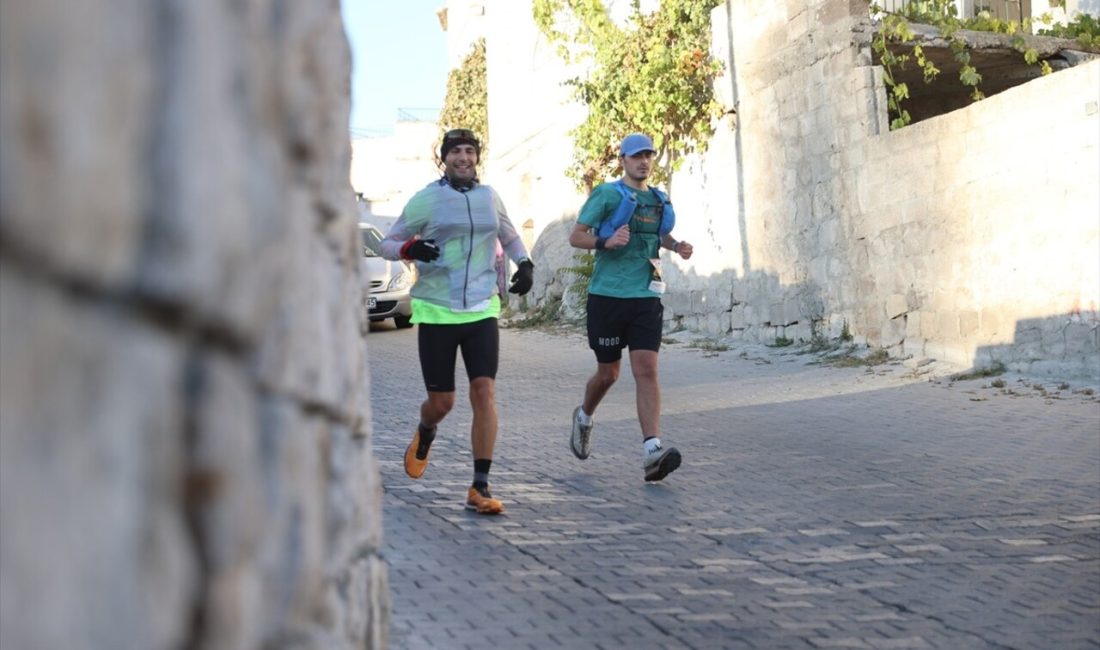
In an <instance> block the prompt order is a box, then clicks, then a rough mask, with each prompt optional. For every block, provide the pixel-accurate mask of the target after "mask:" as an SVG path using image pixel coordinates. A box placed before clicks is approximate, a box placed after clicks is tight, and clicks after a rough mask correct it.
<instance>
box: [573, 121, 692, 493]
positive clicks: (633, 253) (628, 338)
mask: <svg viewBox="0 0 1100 650" xmlns="http://www.w3.org/2000/svg"><path fill="white" fill-rule="evenodd" d="M655 156H656V150H655V149H654V148H653V141H652V140H651V139H650V138H649V137H648V136H646V135H643V134H641V133H635V134H632V135H628V136H627V137H626V138H625V139H624V140H623V142H622V145H621V147H620V148H619V160H620V162H621V163H622V167H623V177H622V179H620V180H619V181H616V182H614V183H603V184H601V185H598V186H597V187H596V188H595V189H593V190H592V193H591V194H590V195H589V197H588V200H587V201H586V202H585V204H584V207H582V208H581V213H580V216H579V217H578V219H577V224H576V226H574V228H573V231H572V232H571V233H570V235H569V243H570V244H571V245H572V246H574V247H576V248H581V249H586V250H595V251H596V260H595V265H594V266H593V270H592V279H591V281H590V282H589V285H588V345H589V347H591V348H592V350H593V351H594V352H595V354H596V372H595V374H593V375H592V377H590V378H589V380H588V383H587V384H586V385H585V389H584V401H583V402H582V403H581V405H580V406H578V407H577V408H576V409H574V410H573V431H572V435H571V436H570V447H571V448H572V450H573V454H574V455H575V456H576V457H577V458H580V459H581V460H584V459H586V458H588V456H589V454H590V453H591V451H592V427H593V425H594V422H593V419H592V416H593V415H594V414H595V412H596V408H597V407H598V406H599V405H600V402H601V401H602V400H603V398H604V396H605V395H607V392H608V390H610V389H611V386H612V385H614V384H615V382H616V381H617V380H618V378H619V370H620V367H621V365H622V353H623V348H624V347H625V348H629V350H630V369H631V372H632V373H633V374H634V383H635V386H636V395H635V400H636V403H637V409H638V422H639V423H640V424H641V428H642V437H643V461H642V468H643V470H644V472H645V480H647V481H660V480H661V479H663V478H665V477H666V476H668V475H669V474H670V473H671V472H673V471H675V470H676V468H677V467H679V466H680V461H681V456H680V452H679V450H677V449H676V448H675V447H663V446H662V445H661V421H660V420H661V387H660V384H659V382H658V379H657V352H658V350H660V347H661V334H662V327H663V318H664V307H663V305H662V304H661V298H660V296H661V294H662V293H664V289H665V286H664V282H663V281H662V278H661V268H660V250H659V249H660V248H666V249H668V250H670V251H673V252H674V253H676V254H678V255H679V256H680V257H681V258H682V259H685V260H686V259H690V258H691V254H692V252H693V249H692V246H691V244H689V243H688V242H686V241H677V240H676V239H674V238H673V237H672V234H671V228H672V224H673V221H674V217H673V216H672V206H671V204H669V203H668V200H667V198H666V197H665V196H664V194H662V193H660V192H659V191H658V190H657V189H656V188H651V187H650V186H649V185H648V184H647V183H646V180H647V179H648V178H649V175H650V172H651V171H652V170H653V164H654V158H655ZM621 206H628V207H621ZM629 206H633V208H632V210H631V209H630V207H629ZM620 210H621V212H620ZM619 217H621V219H620V218H619ZM619 220H625V223H623V224H622V225H620V226H618V227H615V228H612V227H611V226H609V224H614V223H617V222H618V221H619ZM601 226H602V227H601Z"/></svg>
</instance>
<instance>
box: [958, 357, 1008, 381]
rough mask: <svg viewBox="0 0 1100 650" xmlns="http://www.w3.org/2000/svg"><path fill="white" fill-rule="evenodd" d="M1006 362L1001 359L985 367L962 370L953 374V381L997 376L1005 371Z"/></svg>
mask: <svg viewBox="0 0 1100 650" xmlns="http://www.w3.org/2000/svg"><path fill="white" fill-rule="evenodd" d="M1005 370H1007V368H1005V364H1003V363H1001V362H1000V361H995V362H993V364H992V365H988V366H986V367H984V368H975V369H974V370H969V371H967V372H960V373H957V374H954V375H951V381H968V380H971V379H984V378H985V377H996V376H998V375H1003V374H1004V373H1005Z"/></svg>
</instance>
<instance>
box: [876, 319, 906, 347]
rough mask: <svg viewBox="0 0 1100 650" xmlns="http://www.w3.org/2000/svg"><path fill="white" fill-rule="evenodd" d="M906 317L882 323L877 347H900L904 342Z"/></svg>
mask: <svg viewBox="0 0 1100 650" xmlns="http://www.w3.org/2000/svg"><path fill="white" fill-rule="evenodd" d="M905 321H906V317H905V316H902V317H900V318H891V319H889V320H884V321H883V322H882V328H881V330H880V331H881V339H880V340H879V345H880V346H882V347H884V348H888V347H893V346H898V345H901V343H902V342H903V341H905V333H906V331H907V324H906V322H905Z"/></svg>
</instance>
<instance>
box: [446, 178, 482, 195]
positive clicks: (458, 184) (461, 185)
mask: <svg viewBox="0 0 1100 650" xmlns="http://www.w3.org/2000/svg"><path fill="white" fill-rule="evenodd" d="M476 182H477V174H471V175H470V176H469V177H468V178H456V177H455V176H453V175H451V174H447V184H448V185H450V186H451V187H453V188H455V189H456V190H460V191H463V192H464V191H466V190H468V189H470V188H471V187H473V186H474V183H476Z"/></svg>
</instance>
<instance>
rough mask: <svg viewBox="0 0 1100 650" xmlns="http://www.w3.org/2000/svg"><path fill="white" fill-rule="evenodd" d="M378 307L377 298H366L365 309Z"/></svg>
mask: <svg viewBox="0 0 1100 650" xmlns="http://www.w3.org/2000/svg"><path fill="white" fill-rule="evenodd" d="M377 307H378V299H377V298H367V309H376V308H377Z"/></svg>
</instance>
